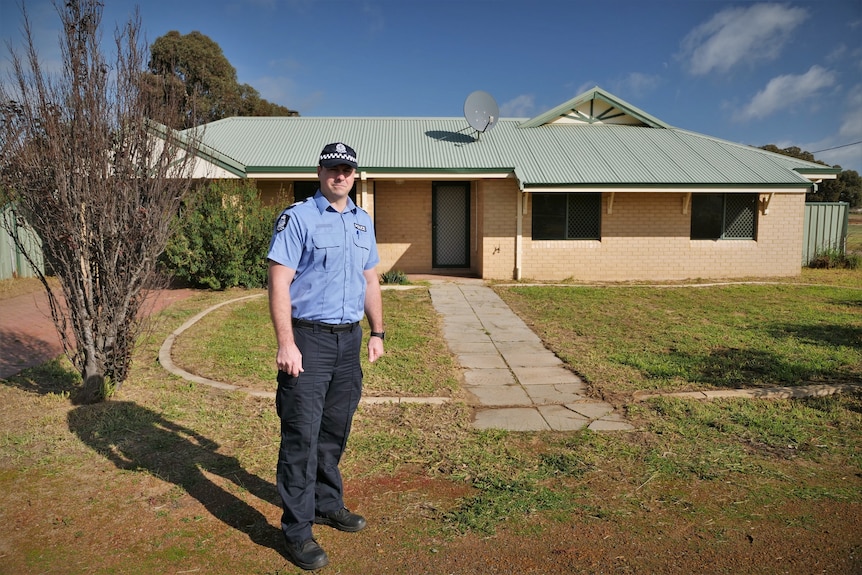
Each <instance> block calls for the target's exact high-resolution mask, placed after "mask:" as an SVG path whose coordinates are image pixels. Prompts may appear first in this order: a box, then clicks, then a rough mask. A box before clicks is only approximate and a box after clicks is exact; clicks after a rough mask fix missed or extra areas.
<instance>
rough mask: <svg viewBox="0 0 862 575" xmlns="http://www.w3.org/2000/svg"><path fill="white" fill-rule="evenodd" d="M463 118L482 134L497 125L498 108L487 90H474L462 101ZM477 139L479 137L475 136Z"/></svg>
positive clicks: (498, 117)
mask: <svg viewBox="0 0 862 575" xmlns="http://www.w3.org/2000/svg"><path fill="white" fill-rule="evenodd" d="M464 118H466V119H467V123H468V124H470V127H472V128H473V129H474V130H476V132H478V133H479V134H484V133H485V132H487V131H488V130H490V129H492V128H493V127H494V126H496V125H497V120H499V119H500V109H499V108H498V107H497V102H496V101H494V97H493V96H492V95H491V94H489V93H488V92H484V91H482V90H476V91H475V92H473V93H472V94H470V95H469V96H467V100H466V101H465V102H464ZM476 139H477V140H478V139H479V137H478V136H477V137H476Z"/></svg>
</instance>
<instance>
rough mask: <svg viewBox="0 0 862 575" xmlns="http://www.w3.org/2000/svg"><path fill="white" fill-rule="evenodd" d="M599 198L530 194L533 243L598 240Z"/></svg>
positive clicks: (589, 195) (559, 194)
mask: <svg viewBox="0 0 862 575" xmlns="http://www.w3.org/2000/svg"><path fill="white" fill-rule="evenodd" d="M601 235H602V195H601V194H562V193H556V194H533V239H534V240H598V239H601Z"/></svg>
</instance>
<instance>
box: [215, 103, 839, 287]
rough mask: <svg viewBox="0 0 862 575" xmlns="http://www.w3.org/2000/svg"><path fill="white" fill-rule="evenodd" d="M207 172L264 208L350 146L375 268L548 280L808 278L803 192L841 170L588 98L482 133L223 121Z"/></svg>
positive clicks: (427, 121) (393, 124)
mask: <svg viewBox="0 0 862 575" xmlns="http://www.w3.org/2000/svg"><path fill="white" fill-rule="evenodd" d="M202 141H203V143H204V144H205V146H203V147H202V149H203V152H204V153H203V154H202V155H201V159H202V161H200V162H199V163H198V175H200V176H202V177H204V176H205V177H210V178H249V179H253V180H254V181H255V182H256V185H257V187H258V189H259V190H260V193H261V196H262V197H263V198H264V199H265V201H267V202H278V203H280V204H284V205H287V204H288V203H289V202H292V201H293V200H294V199H301V198H304V197H306V196H308V195H310V194H312V193H313V192H314V191H315V190H316V183H317V180H316V162H317V155H318V153H319V151H320V150H321V149H322V148H323V146H324V145H325V144H327V143H329V142H333V141H343V142H346V143H348V144H349V145H351V146H352V147H353V148H355V149H356V151H357V154H358V156H359V165H360V169H359V172H358V174H357V177H356V189H355V201H356V203H357V204H358V205H360V206H362V207H363V208H364V209H366V210H367V211H368V212H369V213H370V214H371V215H372V216H373V217H374V220H375V226H376V229H377V240H378V245H379V249H380V256H381V260H382V261H381V264H380V266H379V268H378V270H379V271H380V272H385V271H388V270H399V271H402V272H405V273H422V274H433V273H445V274H454V273H462V274H469V275H473V276H477V277H481V278H486V279H500V280H511V279H524V280H528V279H532V280H542V281H554V280H563V279H567V278H570V279H574V280H582V281H627V280H683V279H691V278H704V279H706V278H741V277H777V276H794V275H798V274H799V273H800V269H801V254H802V243H803V218H804V212H805V193H806V192H807V191H809V190H810V189H811V188H812V186H814V185H816V183H817V182H819V181H821V180H822V179H825V178H834V177H835V176H836V173H837V172H838V170H834V169H831V168H828V167H825V166H822V165H820V164H815V163H809V162H804V161H801V160H796V159H794V158H790V157H786V156H782V155H778V154H773V153H770V152H766V151H764V150H760V149H757V148H752V147H749V146H744V145H740V144H735V143H731V142H727V141H723V140H719V139H716V138H712V137H709V136H705V135H703V134H697V133H694V132H690V131H686V130H682V129H679V128H674V127H671V126H668V125H666V124H665V123H663V122H661V121H660V120H658V119H656V118H654V117H652V116H650V115H649V114H647V113H645V112H643V111H641V110H639V109H637V108H635V107H634V106H632V105H630V104H628V103H626V102H624V101H622V100H621V99H619V98H617V97H615V96H613V95H612V94H609V93H607V92H605V91H604V90H602V89H600V88H598V87H597V88H594V89H592V90H589V91H587V92H585V93H583V94H581V95H579V96H577V97H576V98H573V99H572V100H569V101H568V102H565V103H563V104H561V105H560V106H558V107H556V108H554V109H552V110H548V111H547V112H545V113H544V114H541V115H539V116H537V117H535V118H531V119H524V118H519V119H510V118H501V119H499V120H498V121H497V123H496V125H495V126H494V127H493V129H491V130H488V131H486V132H484V133H481V134H480V133H478V132H476V131H475V130H473V129H472V128H470V127H469V125H468V123H467V121H466V120H465V119H464V118H463V117H461V118H383V117H373V118H371V117H370V118H350V117H348V118H311V117H284V118H258V117H242V118H239V117H235V118H226V119H223V120H219V121H217V122H213V123H211V124H208V125H206V126H204V130H203V134H202Z"/></svg>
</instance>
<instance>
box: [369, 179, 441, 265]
mask: <svg viewBox="0 0 862 575" xmlns="http://www.w3.org/2000/svg"><path fill="white" fill-rule="evenodd" d="M373 204H374V214H375V217H374V222H375V223H374V225H375V227H376V231H377V250H378V251H379V252H380V264H379V265H378V266H377V271H378V272H380V273H383V272H386V271H390V270H399V271H402V272H404V273H430V272H431V262H432V261H433V260H432V253H431V182H430V181H410V180H405V181H404V182H403V183H401V184H398V183H396V182H394V181H385V180H382V181H378V182H375V184H374V201H373Z"/></svg>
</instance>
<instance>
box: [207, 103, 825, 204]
mask: <svg viewBox="0 0 862 575" xmlns="http://www.w3.org/2000/svg"><path fill="white" fill-rule="evenodd" d="M202 141H203V143H204V144H205V145H206V146H207V147H208V149H209V150H212V151H213V152H215V151H217V154H218V157H219V158H228V159H230V160H231V162H233V164H232V167H236V166H242V167H243V171H244V173H245V174H246V175H248V176H249V177H258V178H285V179H287V178H313V177H315V175H316V166H317V157H318V154H319V152H320V150H321V149H322V148H323V146H325V145H326V144H328V143H331V142H336V141H343V142H346V143H348V144H350V146H351V147H353V148H354V149H356V150H357V152H358V159H359V166H360V167H359V170H360V172H364V173H365V176H366V177H372V178H386V177H389V178H396V177H397V178H410V177H415V178H426V179H427V178H429V177H440V178H453V177H458V176H461V177H463V178H465V179H469V178H479V177H481V178H487V177H508V176H511V175H514V176H515V177H516V178H517V179H518V181H519V185H520V186H521V188H522V189H525V190H530V189H531V188H532V189H558V190H561V191H562V190H589V189H610V188H613V189H619V188H629V189H645V190H649V189H660V188H685V187H688V188H691V187H702V188H707V189H709V188H718V187H721V188H740V189H741V188H749V189H750V188H751V187H758V188H762V187H765V188H780V187H781V188H788V187H790V188H798V189H799V190H800V191H804V190H805V189H807V188H808V187H810V185H811V181H812V180H817V179H821V178H824V177H834V174H836V173H837V172H838V170H835V169H832V168H828V167H825V166H822V165H820V164H815V163H811V162H805V161H802V160H797V159H795V158H791V157H788V156H783V155H780V154H774V153H771V152H767V151H765V150H761V149H759V148H753V147H751V146H745V145H741V144H736V143H733V142H728V141H724V140H720V139H717V138H712V137H709V136H705V135H703V134H698V133H695V132H690V131H687V130H681V129H677V128H672V127H670V126H668V125H667V124H664V123H663V122H661V121H660V120H658V119H656V118H653V117H652V116H650V115H649V114H646V113H645V112H643V111H641V110H638V109H637V108H636V107H634V106H631V105H630V104H628V103H626V102H624V101H623V100H620V99H619V98H616V97H614V96H613V95H611V94H608V93H607V92H604V91H603V90H601V89H600V88H598V87H597V88H594V89H593V90H590V91H587V92H584V93H583V94H581V95H580V96H578V97H576V98H574V99H572V100H569V101H568V102H566V103H564V104H561V105H560V106H557V107H556V108H554V109H552V110H549V111H548V112H546V113H544V114H542V115H540V116H536V117H535V118H532V119H524V118H520V119H519V118H502V119H500V120H499V121H498V122H497V124H496V126H495V127H494V129H493V130H490V131H488V132H486V133H484V134H481V136H480V135H479V134H478V133H476V132H475V131H474V130H473V129H472V128H470V127H469V125H468V124H467V122H466V120H465V119H464V118H384V117H368V118H335V117H333V118H314V117H304V116H300V117H235V118H226V119H223V120H219V121H217V122H213V123H211V124H208V125H206V126H205V128H204V130H203V134H202ZM210 156H215V153H211V154H210Z"/></svg>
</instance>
